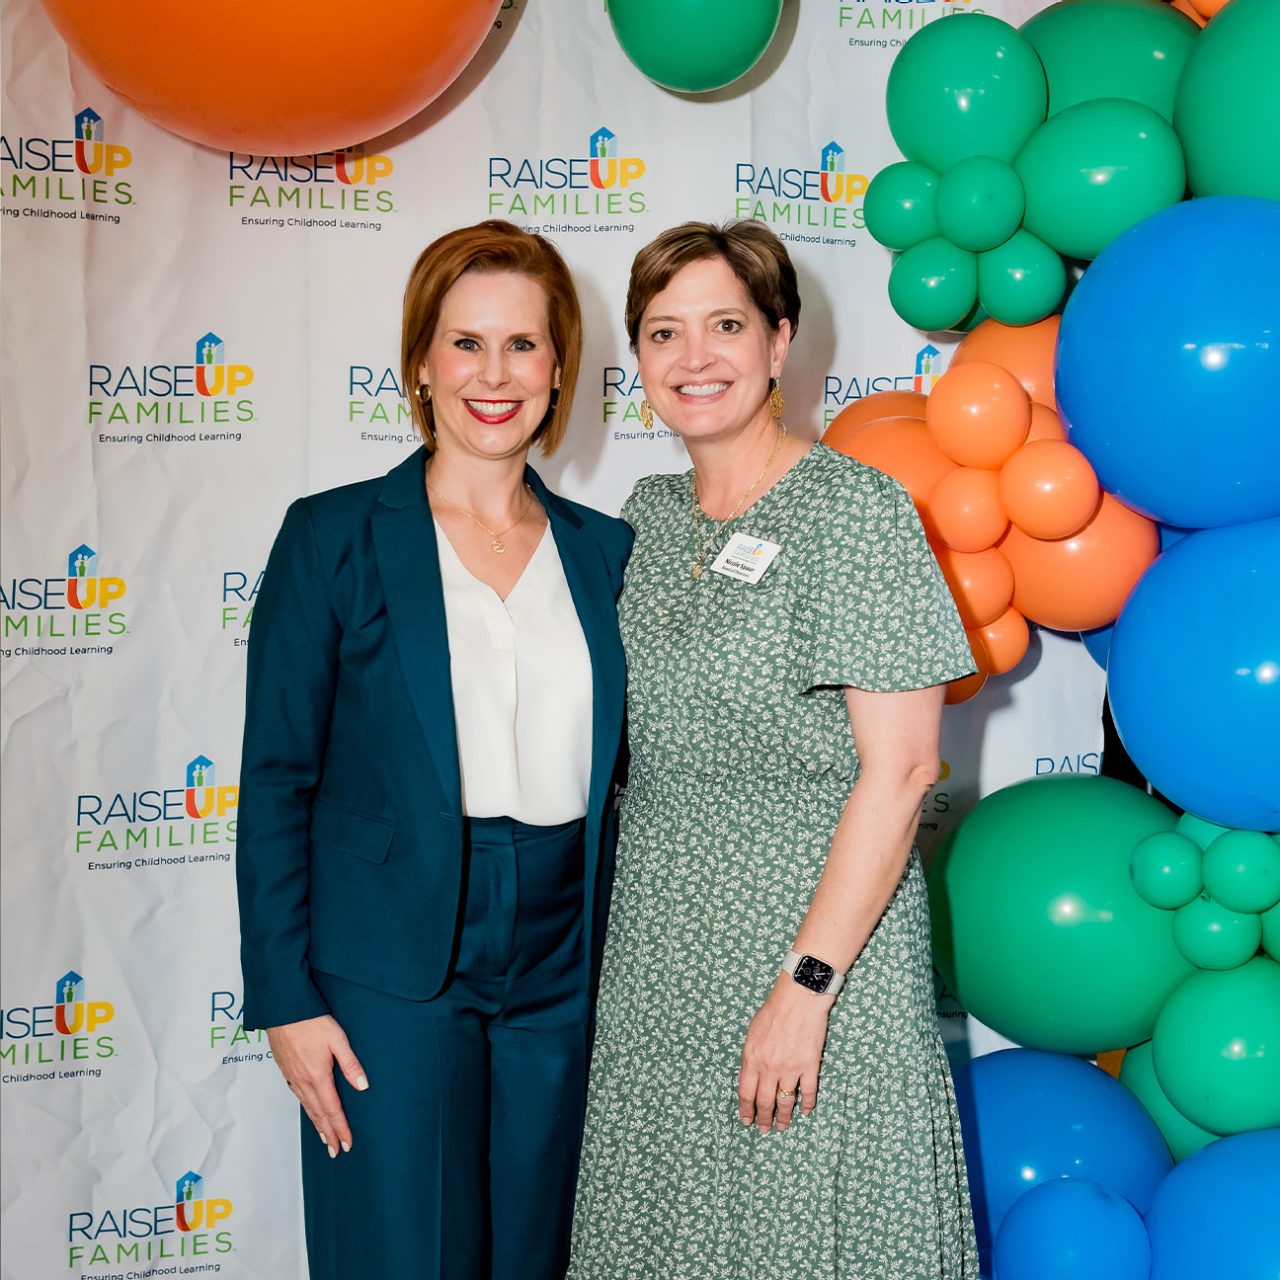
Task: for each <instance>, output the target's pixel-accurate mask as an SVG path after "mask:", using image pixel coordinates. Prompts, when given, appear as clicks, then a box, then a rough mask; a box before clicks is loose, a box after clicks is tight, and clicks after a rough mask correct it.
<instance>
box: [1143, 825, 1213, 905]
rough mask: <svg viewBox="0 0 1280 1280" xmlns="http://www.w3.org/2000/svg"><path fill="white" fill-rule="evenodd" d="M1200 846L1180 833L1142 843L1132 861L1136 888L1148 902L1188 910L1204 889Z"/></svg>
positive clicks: (1159, 834) (1162, 834)
mask: <svg viewBox="0 0 1280 1280" xmlns="http://www.w3.org/2000/svg"><path fill="white" fill-rule="evenodd" d="M1202 857H1203V854H1202V852H1201V849H1200V846H1199V845H1198V844H1196V842H1195V841H1194V840H1192V839H1191V837H1190V836H1185V835H1183V834H1182V833H1181V832H1178V831H1157V832H1156V834H1155V835H1153V836H1148V837H1147V838H1146V839H1145V840H1140V841H1139V842H1138V843H1137V845H1136V846H1135V847H1134V850H1133V854H1132V855H1131V856H1130V858H1129V875H1130V877H1132V879H1133V887H1134V888H1135V889H1136V890H1137V891H1138V895H1139V896H1140V897H1141V898H1142V900H1143V901H1144V902H1149V903H1150V904H1151V905H1152V906H1153V907H1163V908H1164V909H1165V910H1166V911H1171V910H1174V909H1175V908H1177V907H1185V906H1186V905H1187V903H1188V902H1190V901H1191V900H1192V899H1193V898H1195V897H1198V896H1199V894H1200V891H1201V889H1203V888H1204V879H1203V877H1202V875H1201V872H1200V861H1201V858H1202Z"/></svg>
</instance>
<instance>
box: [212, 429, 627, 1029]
mask: <svg viewBox="0 0 1280 1280" xmlns="http://www.w3.org/2000/svg"><path fill="white" fill-rule="evenodd" d="M425 459H426V453H425V450H422V449H419V450H418V451H417V452H415V453H414V454H413V455H412V456H411V457H409V458H407V459H406V460H405V461H404V462H402V463H401V464H400V465H399V466H397V467H395V468H394V469H393V470H392V471H390V472H389V473H388V474H387V475H386V476H385V477H382V478H380V479H376V480H368V481H364V482H363V483H360V484H352V485H346V486H344V487H343V488H340V489H332V490H330V491H329V492H327V493H320V494H316V495H314V496H312V497H309V498H302V499H300V500H298V501H297V502H295V503H293V505H292V506H291V507H290V508H289V510H288V512H287V513H286V515H285V519H284V524H283V526H282V527H281V530H280V533H279V535H278V536H277V538H276V541H275V546H274V547H273V548H272V551H271V557H270V559H269V560H268V562H267V569H266V573H265V575H264V577H263V581H262V587H261V589H260V591H259V593H258V599H257V603H256V606H255V608H254V616H253V627H252V630H251V632H250V639H249V654H248V693H247V710H246V715H245V731H244V754H243V758H242V763H241V780H240V785H241V792H240V812H239V818H240V821H239V828H238V843H237V853H236V882H237V888H238V893H239V900H240V937H241V964H242V968H243V973H244V1020H245V1024H246V1025H247V1026H249V1027H270V1026H278V1025H280V1024H281V1023H286V1022H296V1021H298V1020H299V1019H302V1018H310V1017H315V1016H317V1015H319V1014H323V1013H326V1012H328V1010H327V1006H326V1004H325V1001H324V999H323V997H322V996H321V995H320V992H319V991H318V989H317V988H316V985H315V983H314V982H313V981H312V977H311V975H312V971H313V970H320V971H322V972H324V973H329V974H333V975H335V976H336V977H339V978H345V979H347V980H349V981H351V982H355V983H359V984H361V985H363V986H366V987H372V988H374V989H376V990H378V991H384V992H387V993H390V994H392V995H395V996H400V997H402V998H404V999H407V1000H429V999H430V998H431V997H432V996H435V995H437V994H438V993H439V992H440V990H441V988H442V987H443V985H444V983H445V981H446V979H447V978H448V974H449V966H450V961H451V956H452V952H453V948H454V942H455V937H456V934H457V930H458V922H459V914H460V909H461V905H462V878H461V873H462V841H463V817H462V796H461V782H460V774H459V765H458V747H457V731H456V727H455V723H454V714H453V693H452V686H451V681H450V670H449V639H448V633H447V630H446V627H445V611H444V594H443V590H442V587H441V583H440V564H439V559H438V557H437V552H436V538H435V532H434V530H433V527H432V522H431V509H430V507H429V506H428V504H427V499H426V493H425V489H424V485H423V466H424V463H425ZM526 479H527V480H528V482H529V484H530V485H531V486H532V488H533V491H534V493H535V494H536V495H537V497H538V500H539V501H540V502H541V503H542V505H543V508H544V509H545V511H546V513H547V517H548V519H549V521H550V525H551V532H552V535H553V536H554V538H555V540H556V548H557V550H558V551H559V553H560V559H561V561H562V562H563V564H564V572H565V577H566V579H567V580H568V584H569V591H570V593H571V595H572V597H573V602H574V605H575V606H576V607H577V611H578V618H579V621H580V622H581V624H582V630H583V634H584V636H585V637H586V642H587V648H588V650H589V651H590V654H591V672H592V680H593V685H594V711H593V717H592V753H591V781H590V792H589V794H590V803H589V809H588V812H587V815H586V824H585V828H586V829H585V839H586V858H585V877H584V892H583V913H584V918H585V923H586V929H585V936H586V937H587V938H588V939H590V941H591V945H590V947H589V948H588V949H587V952H586V954H585V956H584V982H586V981H591V980H592V979H593V975H594V973H595V972H597V971H598V962H599V956H600V951H601V942H602V938H603V932H604V917H605V914H606V912H607V907H608V901H609V892H610V890H611V888H612V879H613V843H612V842H613V834H614V823H613V820H612V819H613V783H614V780H615V775H616V773H617V769H618V764H619V753H620V747H621V741H622V725H623V695H624V691H625V684H626V674H625V665H624V659H623V653H622V644H621V641H620V640H619V637H618V622H617V614H616V603H617V598H618V593H619V591H620V590H621V588H622V573H623V568H624V567H625V565H626V560H627V556H628V554H629V553H630V549H631V539H632V535H631V530H630V529H629V528H628V527H627V525H626V524H624V523H623V522H622V521H621V520H616V519H613V518H612V517H610V516H605V515H602V514H601V513H600V512H598V511H593V510H591V508H589V507H584V506H580V505H579V504H578V503H576V502H569V501H567V500H566V499H564V498H561V497H558V496H557V495H555V494H553V493H551V492H550V491H549V490H548V489H547V488H546V486H545V485H544V484H543V483H542V481H541V480H540V479H539V478H538V476H537V475H536V474H535V473H534V472H533V471H532V470H527V471H526ZM588 966H589V968H588Z"/></svg>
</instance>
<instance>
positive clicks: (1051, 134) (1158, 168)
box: [1014, 98, 1187, 258]
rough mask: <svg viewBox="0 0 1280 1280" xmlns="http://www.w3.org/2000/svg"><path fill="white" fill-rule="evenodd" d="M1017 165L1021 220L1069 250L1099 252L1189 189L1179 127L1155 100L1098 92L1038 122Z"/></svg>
mask: <svg viewBox="0 0 1280 1280" xmlns="http://www.w3.org/2000/svg"><path fill="white" fill-rule="evenodd" d="M1014 168H1015V169H1017V171H1018V176H1019V177H1020V178H1021V179H1022V185H1023V186H1024V187H1025V188H1026V191H1027V211H1026V214H1025V215H1024V217H1023V225H1024V226H1025V227H1026V228H1027V230H1028V231H1031V232H1034V233H1035V234H1036V235H1038V236H1039V237H1040V238H1041V239H1042V240H1044V241H1045V242H1046V243H1047V244H1051V245H1052V246H1053V247H1054V248H1055V249H1057V251H1058V252H1059V253H1064V254H1066V255H1067V256H1068V257H1070V258H1096V257H1097V256H1098V254H1100V253H1101V252H1102V251H1103V249H1105V248H1106V247H1107V245H1109V244H1110V243H1111V241H1112V240H1114V239H1115V238H1116V236H1118V235H1119V234H1120V233H1121V232H1122V231H1127V230H1128V229H1129V228H1130V227H1131V226H1133V225H1134V223H1135V222H1141V221H1142V219H1143V218H1145V217H1148V216H1149V215H1150V214H1153V213H1155V212H1156V210H1158V209H1163V208H1164V207H1165V206H1166V205H1171V204H1177V202H1178V201H1179V200H1181V199H1182V196H1183V192H1184V191H1185V190H1186V180H1187V176H1186V169H1185V166H1184V164H1183V160H1182V147H1181V146H1180V145H1179V143H1178V138H1177V135H1176V134H1175V133H1174V132H1173V130H1172V128H1170V126H1169V125H1168V124H1166V123H1165V121H1164V120H1162V119H1161V118H1160V116H1158V115H1157V114H1156V113H1155V112H1154V111H1152V110H1151V108H1150V107H1144V106H1143V105H1142V104H1141V103H1138V102H1122V101H1121V100H1120V99H1118V98H1099V99H1097V100H1095V101H1093V102H1082V103H1079V104H1078V105H1077V106H1074V107H1068V108H1067V109H1066V110H1065V111H1063V112H1060V113H1059V114H1058V115H1056V116H1054V117H1053V118H1052V119H1051V120H1048V121H1046V122H1045V124H1044V125H1042V126H1041V127H1040V128H1039V129H1037V130H1036V132H1035V134H1034V135H1033V136H1032V138H1031V140H1030V141H1029V142H1028V143H1027V145H1026V146H1025V147H1023V148H1022V151H1021V152H1020V153H1019V155H1018V158H1017V160H1016V161H1015V162H1014Z"/></svg>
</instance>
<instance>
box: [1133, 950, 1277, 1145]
mask: <svg viewBox="0 0 1280 1280" xmlns="http://www.w3.org/2000/svg"><path fill="white" fill-rule="evenodd" d="M1152 1047H1153V1049H1154V1053H1155V1066H1156V1077H1157V1078H1158V1079H1159V1081H1160V1087H1161V1088H1162V1089H1163V1090H1164V1091H1165V1094H1166V1095H1167V1096H1168V1098H1169V1101H1170V1102H1172V1103H1173V1105H1174V1106H1175V1107H1177V1108H1178V1110H1179V1111H1181V1112H1182V1114H1183V1115H1184V1116H1186V1117H1187V1119H1188V1120H1190V1121H1192V1123H1194V1124H1198V1125H1199V1126H1200V1127H1201V1128H1202V1129H1208V1130H1209V1131H1210V1132H1211V1133H1247V1132H1248V1131H1249V1130H1251V1129H1269V1128H1271V1127H1272V1126H1273V1125H1280V964H1277V963H1276V962H1275V961H1274V960H1268V959H1266V958H1264V957H1259V958H1258V959H1256V960H1250V961H1249V963H1248V964H1244V965H1241V966H1240V967H1239V968H1238V969H1226V970H1224V971H1222V972H1220V973H1215V972H1210V971H1202V972H1199V973H1193V974H1192V975H1191V977H1189V978H1188V979H1187V980H1186V981H1185V982H1184V983H1183V984H1182V985H1181V986H1180V987H1179V988H1178V989H1177V991H1175V992H1174V993H1173V995H1171V996H1170V997H1169V999H1168V1000H1166V1001H1165V1005H1164V1008H1163V1009H1161V1010H1160V1016H1159V1017H1158V1018H1157V1019H1156V1029H1155V1034H1154V1035H1153V1036H1152Z"/></svg>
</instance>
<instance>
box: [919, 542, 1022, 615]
mask: <svg viewBox="0 0 1280 1280" xmlns="http://www.w3.org/2000/svg"><path fill="white" fill-rule="evenodd" d="M1010 532H1012V530H1011V531H1010ZM1007 537H1008V535H1006V538H1007ZM933 551H934V554H935V555H936V556H937V557H938V564H939V565H941V566H942V576H943V577H944V578H946V580H947V586H949V587H950V588H951V594H952V596H953V597H954V598H955V602H956V608H957V609H959V610H960V621H961V622H963V623H964V625H965V626H966V627H969V628H974V627H985V626H986V625H987V624H988V623H989V622H994V621H995V620H996V619H997V618H998V617H999V616H1000V615H1001V614H1002V613H1003V612H1004V611H1005V610H1006V609H1007V608H1008V607H1009V604H1010V602H1011V601H1012V599H1013V570H1012V569H1011V568H1010V567H1009V562H1008V561H1007V560H1006V559H1005V558H1004V556H1003V555H1001V554H1000V552H999V551H997V550H996V549H995V548H994V547H992V548H991V549H989V550H987V551H976V552H966V551H952V550H951V548H950V547H939V546H937V545H936V544H935V545H934V548H933Z"/></svg>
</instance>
